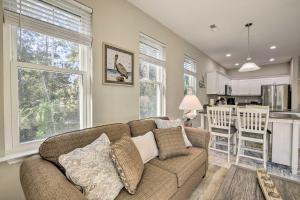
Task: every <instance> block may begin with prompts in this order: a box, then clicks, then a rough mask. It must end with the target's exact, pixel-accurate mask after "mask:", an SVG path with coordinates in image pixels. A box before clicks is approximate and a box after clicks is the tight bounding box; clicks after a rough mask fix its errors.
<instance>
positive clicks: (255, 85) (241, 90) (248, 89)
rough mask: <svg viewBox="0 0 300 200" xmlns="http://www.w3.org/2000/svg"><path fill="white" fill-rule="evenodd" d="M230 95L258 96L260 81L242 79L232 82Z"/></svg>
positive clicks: (259, 93)
mask: <svg viewBox="0 0 300 200" xmlns="http://www.w3.org/2000/svg"><path fill="white" fill-rule="evenodd" d="M231 87H232V95H236V96H260V95H261V80H260V79H243V80H232V81H231Z"/></svg>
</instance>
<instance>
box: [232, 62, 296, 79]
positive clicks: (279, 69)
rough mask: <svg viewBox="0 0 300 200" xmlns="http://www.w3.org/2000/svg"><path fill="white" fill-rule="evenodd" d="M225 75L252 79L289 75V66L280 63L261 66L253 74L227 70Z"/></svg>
mask: <svg viewBox="0 0 300 200" xmlns="http://www.w3.org/2000/svg"><path fill="white" fill-rule="evenodd" d="M227 74H228V75H229V76H230V77H231V78H253V77H265V76H279V75H289V74H290V64H289V63H280V64H272V65H264V66H261V69H260V70H257V71H253V72H243V73H241V72H238V69H233V70H227Z"/></svg>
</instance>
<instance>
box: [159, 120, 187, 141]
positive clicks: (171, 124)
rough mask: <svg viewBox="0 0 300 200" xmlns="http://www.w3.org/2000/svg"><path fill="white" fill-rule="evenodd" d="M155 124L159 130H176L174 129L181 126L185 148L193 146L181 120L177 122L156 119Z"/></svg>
mask: <svg viewBox="0 0 300 200" xmlns="http://www.w3.org/2000/svg"><path fill="white" fill-rule="evenodd" d="M155 123H156V126H157V128H174V127H178V126H181V130H182V136H183V140H184V143H185V146H186V147H191V146H192V143H191V142H190V141H189V139H188V137H187V136H186V133H185V130H184V127H183V123H182V121H181V119H176V120H162V119H155Z"/></svg>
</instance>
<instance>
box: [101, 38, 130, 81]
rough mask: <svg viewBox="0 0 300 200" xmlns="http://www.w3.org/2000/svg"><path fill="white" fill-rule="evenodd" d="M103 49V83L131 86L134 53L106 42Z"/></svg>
mask: <svg viewBox="0 0 300 200" xmlns="http://www.w3.org/2000/svg"><path fill="white" fill-rule="evenodd" d="M103 49H104V54H103V55H104V58H103V59H104V64H103V72H104V73H103V74H104V77H103V83H104V84H117V85H125V86H133V85H134V53H133V52H131V51H129V50H125V49H122V48H119V47H116V46H114V45H111V44H107V43H103Z"/></svg>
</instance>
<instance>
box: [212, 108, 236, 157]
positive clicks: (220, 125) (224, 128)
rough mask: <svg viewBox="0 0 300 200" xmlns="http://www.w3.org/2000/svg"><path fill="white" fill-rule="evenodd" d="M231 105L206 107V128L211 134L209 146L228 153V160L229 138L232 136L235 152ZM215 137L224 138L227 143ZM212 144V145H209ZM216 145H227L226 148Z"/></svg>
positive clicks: (234, 150)
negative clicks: (218, 140)
mask: <svg viewBox="0 0 300 200" xmlns="http://www.w3.org/2000/svg"><path fill="white" fill-rule="evenodd" d="M231 114H232V108H231V107H221V106H217V107H207V118H208V129H209V132H210V134H211V139H210V145H209V148H210V149H212V150H215V151H219V152H223V153H226V154H227V155H228V157H227V158H228V162H230V150H231V144H230V143H231V139H232V138H233V153H234V154H236V134H235V132H236V129H235V128H234V127H233V126H232V121H231ZM217 137H220V138H225V139H226V140H227V143H224V142H223V143H222V142H217ZM211 144H213V146H211ZM217 145H220V146H227V150H223V149H219V148H217Z"/></svg>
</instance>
